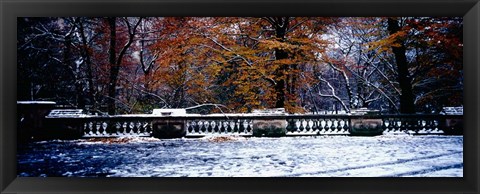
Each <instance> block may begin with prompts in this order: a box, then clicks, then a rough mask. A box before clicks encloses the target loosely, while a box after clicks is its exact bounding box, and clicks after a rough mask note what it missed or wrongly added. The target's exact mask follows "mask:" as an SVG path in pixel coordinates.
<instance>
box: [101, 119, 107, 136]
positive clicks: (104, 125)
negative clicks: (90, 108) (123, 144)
mask: <svg viewBox="0 0 480 194" xmlns="http://www.w3.org/2000/svg"><path fill="white" fill-rule="evenodd" d="M100 131H101V134H102V135H107V123H106V122H105V121H101V122H100Z"/></svg>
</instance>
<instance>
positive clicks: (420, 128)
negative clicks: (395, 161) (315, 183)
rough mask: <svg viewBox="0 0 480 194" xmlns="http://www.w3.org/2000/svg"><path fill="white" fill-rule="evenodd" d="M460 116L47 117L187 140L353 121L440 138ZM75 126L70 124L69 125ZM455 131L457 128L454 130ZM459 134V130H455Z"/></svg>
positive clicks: (315, 130)
mask: <svg viewBox="0 0 480 194" xmlns="http://www.w3.org/2000/svg"><path fill="white" fill-rule="evenodd" d="M462 117H463V115H426V114H412V115H351V114H343V115H280V114H279V115H265V114H260V115H258V114H217V115H189V114H184V115H180V116H165V115H161V114H160V115H152V114H142V115H116V116H87V117H48V118H47V119H50V120H54V121H56V122H62V123H67V124H68V123H81V126H79V127H81V128H82V130H83V132H84V136H85V137H92V136H151V133H152V122H153V121H161V120H169V121H181V122H183V123H184V126H185V128H186V131H187V137H201V136H205V135H210V134H231V135H240V136H250V135H252V131H253V121H254V120H256V119H258V120H273V119H277V120H278V119H284V120H285V122H286V124H287V125H286V126H287V127H286V129H287V134H286V135H287V136H295V135H333V134H340V135H348V134H349V130H350V128H351V120H352V119H372V118H377V119H381V120H382V128H383V131H384V134H385V133H414V134H443V133H444V129H445V128H446V126H445V120H447V119H450V120H452V119H457V120H458V119H462ZM73 120H74V121H76V122H71V121H73ZM457 128H458V127H457ZM457 130H458V129H457Z"/></svg>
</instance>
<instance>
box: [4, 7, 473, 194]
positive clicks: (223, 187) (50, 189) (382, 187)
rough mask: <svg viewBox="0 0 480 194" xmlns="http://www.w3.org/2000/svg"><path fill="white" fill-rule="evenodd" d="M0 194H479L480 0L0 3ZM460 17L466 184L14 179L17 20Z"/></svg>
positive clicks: (338, 180)
mask: <svg viewBox="0 0 480 194" xmlns="http://www.w3.org/2000/svg"><path fill="white" fill-rule="evenodd" d="M0 14H1V18H0V19H1V22H0V30H1V36H0V43H1V48H0V51H1V52H0V85H1V87H0V101H1V102H0V110H1V111H0V150H1V151H0V192H1V193H5V194H6V193H86V192H88V193H146V192H148V193H152V192H153V193H192V192H195V193H246V192H248V193H332V192H335V193H347V192H348V193H372V192H376V193H478V192H479V185H478V182H479V181H478V175H479V168H478V167H479V166H478V165H479V161H478V154H479V150H478V149H479V148H480V145H479V141H478V140H479V139H480V137H479V133H478V130H479V129H480V128H479V125H478V124H479V121H480V118H479V115H480V114H479V103H478V102H479V97H480V96H479V88H480V87H479V79H478V76H479V75H480V72H479V68H478V65H480V63H479V62H480V60H479V56H478V55H479V53H480V51H479V45H480V27H479V26H480V25H479V24H480V22H479V21H480V20H479V19H480V3H479V0H297V1H295V0H243V1H242V0H140V1H135V0H117V1H113V0H98V1H95V0H0ZM280 15H292V16H463V17H464V61H465V65H464V71H465V74H464V80H465V90H464V99H465V105H464V106H465V107H464V112H465V116H464V119H465V120H466V123H467V126H468V127H467V128H466V129H465V132H464V177H463V178H24V177H21V178H17V177H16V140H15V139H16V130H15V129H16V127H15V125H16V124H15V120H16V118H15V115H16V114H15V113H16V106H15V104H16V103H15V101H16V48H17V47H16V17H27V16H28V17H32V16H39V17H45V16H280Z"/></svg>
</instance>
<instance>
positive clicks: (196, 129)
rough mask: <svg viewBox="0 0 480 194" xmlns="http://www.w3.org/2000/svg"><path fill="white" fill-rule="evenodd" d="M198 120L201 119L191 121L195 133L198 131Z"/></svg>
mask: <svg viewBox="0 0 480 194" xmlns="http://www.w3.org/2000/svg"><path fill="white" fill-rule="evenodd" d="M200 122H201V121H192V125H193V129H194V131H195V133H200Z"/></svg>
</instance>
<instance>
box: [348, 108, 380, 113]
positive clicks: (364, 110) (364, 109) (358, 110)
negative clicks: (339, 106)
mask: <svg viewBox="0 0 480 194" xmlns="http://www.w3.org/2000/svg"><path fill="white" fill-rule="evenodd" d="M350 113H351V114H353V115H379V114H380V111H379V110H373V109H368V108H359V109H352V110H351V111H350Z"/></svg>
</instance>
